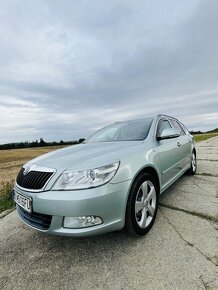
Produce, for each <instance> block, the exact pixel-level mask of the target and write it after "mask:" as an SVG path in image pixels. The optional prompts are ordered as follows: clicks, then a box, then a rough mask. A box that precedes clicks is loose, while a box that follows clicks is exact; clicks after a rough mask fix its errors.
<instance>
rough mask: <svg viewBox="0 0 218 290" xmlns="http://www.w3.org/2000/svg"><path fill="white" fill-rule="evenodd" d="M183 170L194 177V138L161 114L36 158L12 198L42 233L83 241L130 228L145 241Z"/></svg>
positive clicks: (112, 127) (26, 219) (119, 125)
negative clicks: (166, 193)
mask: <svg viewBox="0 0 218 290" xmlns="http://www.w3.org/2000/svg"><path fill="white" fill-rule="evenodd" d="M185 172H188V173H189V174H195V172H196V150H195V143H194V138H193V137H192V135H190V133H189V131H188V130H187V129H186V127H185V126H184V125H183V124H182V123H181V122H179V121H178V120H177V119H175V118H173V117H170V116H166V115H158V116H156V117H154V118H145V119H138V120H131V121H126V122H118V123H114V124H112V125H110V126H107V127H105V128H103V129H101V130H99V131H97V132H96V133H95V134H93V135H92V136H91V137H90V138H89V139H87V140H86V141H85V142H84V143H82V144H79V145H73V146H70V147H66V148H64V149H59V150H56V151H53V152H50V153H48V154H45V155H43V156H40V157H38V158H35V159H33V160H32V161H30V162H28V163H27V164H25V165H24V166H23V167H22V168H21V170H20V172H19V173H18V176H17V179H16V182H15V186H14V189H13V199H14V200H15V202H16V204H17V206H16V208H17V212H18V215H19V217H20V218H21V220H22V221H23V222H24V223H26V224H27V225H28V226H30V227H32V228H34V229H36V230H39V231H41V232H46V233H49V234H55V235H62V236H75V237H78V236H88V235H94V234H102V233H105V232H109V231H116V230H120V229H122V228H124V227H126V229H127V230H128V231H129V232H130V233H132V234H135V235H139V236H142V235H144V234H146V233H147V232H148V231H149V230H150V229H151V227H152V225H153V223H154V221H155V217H156V214H157V207H158V198H159V195H160V194H162V193H163V192H164V191H165V190H166V189H167V188H168V187H169V186H170V185H171V184H172V183H174V182H175V181H176V180H177V179H178V178H179V177H180V176H182V175H183V174H184V173H185Z"/></svg>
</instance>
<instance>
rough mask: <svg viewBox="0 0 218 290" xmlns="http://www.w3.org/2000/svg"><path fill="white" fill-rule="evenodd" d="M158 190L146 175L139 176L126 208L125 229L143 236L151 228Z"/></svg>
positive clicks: (148, 175)
mask: <svg viewBox="0 0 218 290" xmlns="http://www.w3.org/2000/svg"><path fill="white" fill-rule="evenodd" d="M158 196H159V190H158V186H157V182H156V180H155V179H154V178H153V177H152V176H151V175H150V174H148V173H142V174H140V175H139V176H138V177H137V178H136V180H135V182H134V183H133V185H132V188H131V191H130V194H129V198H128V202H127V208H126V228H127V230H128V231H129V232H130V233H131V234H134V235H138V236H143V235H145V234H146V233H147V232H148V231H149V230H150V229H151V227H152V226H153V223H154V221H155V218H156V214H157V206H158Z"/></svg>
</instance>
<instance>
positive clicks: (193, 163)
mask: <svg viewBox="0 0 218 290" xmlns="http://www.w3.org/2000/svg"><path fill="white" fill-rule="evenodd" d="M196 170H197V160H196V154H195V152H194V151H193V152H192V157H191V167H190V169H189V170H188V171H187V173H188V174H189V175H195V173H196Z"/></svg>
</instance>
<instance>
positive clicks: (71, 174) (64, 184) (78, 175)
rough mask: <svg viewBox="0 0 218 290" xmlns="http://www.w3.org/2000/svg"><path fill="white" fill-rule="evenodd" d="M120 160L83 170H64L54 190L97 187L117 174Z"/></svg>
mask: <svg viewBox="0 0 218 290" xmlns="http://www.w3.org/2000/svg"><path fill="white" fill-rule="evenodd" d="M119 164H120V162H116V163H113V164H109V165H106V166H102V167H98V168H95V169H88V170H82V171H74V170H66V171H64V172H63V173H62V174H61V175H60V177H59V178H58V180H57V181H56V182H55V184H54V186H53V188H52V189H53V190H74V189H86V188H92V187H97V186H100V185H103V184H105V183H107V182H109V181H110V180H111V179H112V178H113V177H114V175H115V174H116V172H117V170H118V167H119Z"/></svg>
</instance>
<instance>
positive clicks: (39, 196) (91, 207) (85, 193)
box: [15, 180, 131, 237]
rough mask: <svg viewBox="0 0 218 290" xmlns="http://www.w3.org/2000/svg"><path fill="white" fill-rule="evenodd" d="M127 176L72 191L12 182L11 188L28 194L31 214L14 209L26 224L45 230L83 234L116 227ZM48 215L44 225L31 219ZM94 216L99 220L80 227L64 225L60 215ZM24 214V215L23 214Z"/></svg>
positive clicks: (125, 196) (122, 219) (120, 217)
mask: <svg viewBox="0 0 218 290" xmlns="http://www.w3.org/2000/svg"><path fill="white" fill-rule="evenodd" d="M130 185H131V180H128V181H124V182H121V183H116V184H111V183H108V184H106V185H103V186H100V187H97V188H92V189H85V190H73V191H52V190H50V191H44V192H38V193H36V192H31V191H24V190H22V189H20V188H18V187H16V186H15V190H16V191H18V192H19V193H20V194H22V195H23V196H26V197H31V198H32V207H33V214H30V215H29V214H28V213H26V212H25V211H23V213H24V215H23V214H21V211H19V209H20V208H19V207H18V206H17V211H18V213H19V216H20V218H21V220H22V221H23V222H24V223H26V224H27V225H29V226H30V227H32V228H34V229H36V230H39V231H41V232H46V233H48V234H54V235H61V236H75V237H83V236H90V235H95V234H102V233H106V232H111V231H116V230H120V229H122V228H123V227H124V225H125V212H126V203H127V199H128V192H129V188H130ZM45 215H46V216H48V217H50V218H51V221H50V223H49V227H48V229H46V230H45V229H42V228H38V227H36V226H35V223H34V222H32V221H34V220H35V219H38V218H39V219H40V218H41V219H44V217H45ZM92 215H93V216H98V217H100V218H101V219H102V221H103V223H102V224H99V225H93V226H91V227H83V228H74V229H73V228H65V227H64V226H63V221H64V217H77V216H92ZM25 216H27V218H25Z"/></svg>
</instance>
